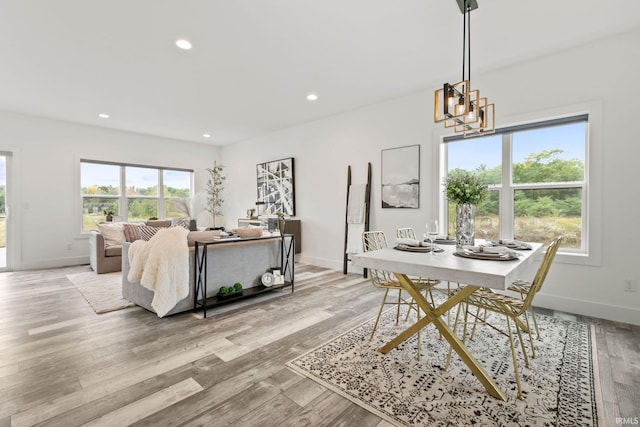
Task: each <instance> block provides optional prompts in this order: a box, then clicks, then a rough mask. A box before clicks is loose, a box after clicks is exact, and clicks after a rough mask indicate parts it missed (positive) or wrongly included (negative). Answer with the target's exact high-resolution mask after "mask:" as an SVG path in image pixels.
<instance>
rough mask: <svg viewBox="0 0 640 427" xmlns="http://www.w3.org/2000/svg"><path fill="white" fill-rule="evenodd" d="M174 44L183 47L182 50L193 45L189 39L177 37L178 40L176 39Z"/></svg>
mask: <svg viewBox="0 0 640 427" xmlns="http://www.w3.org/2000/svg"><path fill="white" fill-rule="evenodd" d="M176 46H178V47H179V48H180V49H184V50H189V49H191V48H192V47H193V45H192V44H191V42H190V41H189V40H186V39H178V40H176Z"/></svg>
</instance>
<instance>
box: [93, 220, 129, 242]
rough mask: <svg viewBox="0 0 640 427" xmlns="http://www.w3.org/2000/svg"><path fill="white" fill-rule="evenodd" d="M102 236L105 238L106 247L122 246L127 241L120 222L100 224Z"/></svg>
mask: <svg viewBox="0 0 640 427" xmlns="http://www.w3.org/2000/svg"><path fill="white" fill-rule="evenodd" d="M98 229H99V230H100V234H102V237H104V245H105V246H114V245H121V244H123V243H124V242H125V241H126V238H125V236H124V227H123V226H122V223H120V222H112V223H107V222H104V223H101V224H98Z"/></svg>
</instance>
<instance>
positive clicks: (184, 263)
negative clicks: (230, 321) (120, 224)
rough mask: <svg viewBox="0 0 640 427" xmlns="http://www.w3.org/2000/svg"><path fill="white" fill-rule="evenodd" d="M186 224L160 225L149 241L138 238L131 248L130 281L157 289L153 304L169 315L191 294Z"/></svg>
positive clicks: (152, 289) (153, 289) (156, 308)
mask: <svg viewBox="0 0 640 427" xmlns="http://www.w3.org/2000/svg"><path fill="white" fill-rule="evenodd" d="M188 234H189V230H187V229H186V228H184V227H170V228H163V229H160V230H159V231H158V232H157V233H156V234H155V235H154V236H153V237H152V238H151V239H150V240H149V241H148V242H147V241H144V240H136V241H135V242H133V243H132V244H131V247H130V248H129V265H130V266H131V269H130V270H129V275H128V276H127V277H128V279H129V281H130V282H140V284H141V285H142V286H144V287H145V288H147V289H149V290H151V291H153V292H154V294H153V300H152V301H151V307H153V309H154V310H155V312H156V314H157V315H158V317H163V316H164V315H166V314H167V313H168V312H169V311H170V310H171V309H172V308H173V307H175V305H176V304H177V303H178V301H180V300H182V299H184V298H186V297H187V296H188V295H189V246H188V244H187V235H188Z"/></svg>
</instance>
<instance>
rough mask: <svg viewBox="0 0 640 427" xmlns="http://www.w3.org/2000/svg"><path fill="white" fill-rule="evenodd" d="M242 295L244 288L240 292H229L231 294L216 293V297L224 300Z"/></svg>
mask: <svg viewBox="0 0 640 427" xmlns="http://www.w3.org/2000/svg"><path fill="white" fill-rule="evenodd" d="M241 295H242V290H240V291H238V292H232V293H229V294H217V295H216V299H217V300H218V301H224V300H228V299H231V298H235V297H239V296H241Z"/></svg>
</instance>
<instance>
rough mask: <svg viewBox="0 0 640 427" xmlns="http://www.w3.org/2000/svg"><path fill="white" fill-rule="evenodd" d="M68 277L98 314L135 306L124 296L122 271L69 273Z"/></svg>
mask: <svg viewBox="0 0 640 427" xmlns="http://www.w3.org/2000/svg"><path fill="white" fill-rule="evenodd" d="M67 279H69V280H70V281H71V283H73V285H74V286H75V287H76V289H78V291H80V293H81V294H82V296H83V297H84V299H86V300H87V302H88V303H89V305H90V306H91V308H93V311H95V312H96V313H98V314H102V313H108V312H110V311H115V310H122V309H123V308H127V307H133V306H135V304H134V303H132V302H130V301H129V300H126V299H124V298H122V273H121V272H119V271H117V272H115V273H105V274H96V273H95V272H93V271H88V272H86V273H76V274H67Z"/></svg>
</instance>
